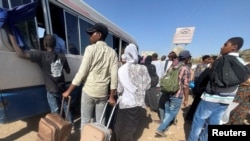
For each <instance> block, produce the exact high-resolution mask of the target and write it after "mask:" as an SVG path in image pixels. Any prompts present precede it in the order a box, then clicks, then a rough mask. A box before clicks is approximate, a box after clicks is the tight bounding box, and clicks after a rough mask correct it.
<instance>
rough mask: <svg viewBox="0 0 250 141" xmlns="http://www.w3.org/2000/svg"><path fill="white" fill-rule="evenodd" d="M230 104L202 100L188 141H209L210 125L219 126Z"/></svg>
mask: <svg viewBox="0 0 250 141" xmlns="http://www.w3.org/2000/svg"><path fill="white" fill-rule="evenodd" d="M227 106H228V104H220V103H214V102H208V101H204V100H201V101H200V103H199V105H198V107H197V109H196V112H195V114H194V118H193V122H192V126H191V131H190V133H189V137H188V141H197V140H198V139H201V141H207V140H208V125H219V123H220V119H221V117H222V115H223V113H224V112H225V110H226V109H227Z"/></svg>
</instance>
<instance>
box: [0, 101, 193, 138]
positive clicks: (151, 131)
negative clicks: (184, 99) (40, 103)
mask: <svg viewBox="0 0 250 141" xmlns="http://www.w3.org/2000/svg"><path fill="white" fill-rule="evenodd" d="M189 100H190V101H189V104H191V101H192V98H191V97H190V98H189ZM187 109H188V108H185V109H181V110H180V111H179V113H178V116H177V120H178V122H177V125H171V126H170V128H169V130H168V131H166V135H167V137H164V138H159V137H155V130H156V128H157V127H158V126H159V124H158V123H155V122H153V120H158V116H157V114H156V113H155V112H151V111H150V110H149V109H146V110H145V111H144V114H145V116H144V119H142V120H141V124H140V128H139V130H138V134H137V136H138V141H166V140H168V141H179V140H186V139H185V138H186V136H187V135H188V132H189V130H190V124H189V123H185V122H184V120H183V116H184V115H185V111H187ZM43 116H44V115H39V116H35V117H32V118H28V119H25V120H19V121H16V122H12V123H7V124H0V141H35V140H36V134H37V129H38V121H39V119H40V118H41V117H43ZM76 122H77V123H79V122H80V120H79V119H78V120H76ZM79 139H80V132H75V133H73V134H72V135H71V137H70V141H79Z"/></svg>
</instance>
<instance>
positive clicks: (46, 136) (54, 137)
mask: <svg viewBox="0 0 250 141" xmlns="http://www.w3.org/2000/svg"><path fill="white" fill-rule="evenodd" d="M64 100H65V99H64V98H63V99H62V104H61V111H60V114H58V113H49V114H47V115H46V116H45V117H43V118H41V119H40V121H39V125H38V134H37V141H68V139H69V136H70V134H71V128H72V124H71V123H70V122H69V121H67V120H66V119H67V115H68V112H69V108H70V107H69V106H70V101H71V97H69V98H68V106H67V112H66V113H65V115H66V117H65V119H63V118H62V111H63V102H64Z"/></svg>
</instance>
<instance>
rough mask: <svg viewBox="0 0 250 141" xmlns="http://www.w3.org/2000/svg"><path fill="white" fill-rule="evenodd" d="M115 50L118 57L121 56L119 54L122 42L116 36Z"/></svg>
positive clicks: (114, 41) (114, 38) (114, 37)
mask: <svg viewBox="0 0 250 141" xmlns="http://www.w3.org/2000/svg"><path fill="white" fill-rule="evenodd" d="M113 48H114V50H115V51H116V53H117V55H119V53H120V40H119V38H118V37H116V36H113Z"/></svg>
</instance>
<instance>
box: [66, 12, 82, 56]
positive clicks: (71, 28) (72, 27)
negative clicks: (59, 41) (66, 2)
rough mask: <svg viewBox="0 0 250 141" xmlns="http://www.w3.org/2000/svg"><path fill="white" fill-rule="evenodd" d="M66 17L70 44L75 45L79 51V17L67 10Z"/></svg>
mask: <svg viewBox="0 0 250 141" xmlns="http://www.w3.org/2000/svg"><path fill="white" fill-rule="evenodd" d="M65 18H66V28H67V30H66V31H67V40H68V45H73V46H74V47H75V48H76V50H77V51H78V52H79V50H80V46H79V33H78V19H77V17H76V16H73V15H71V14H69V13H67V12H65Z"/></svg>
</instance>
